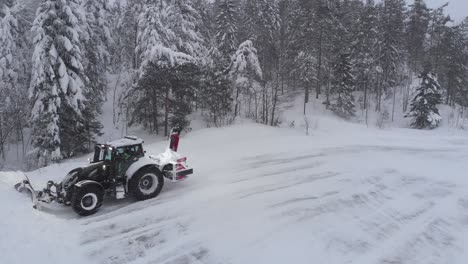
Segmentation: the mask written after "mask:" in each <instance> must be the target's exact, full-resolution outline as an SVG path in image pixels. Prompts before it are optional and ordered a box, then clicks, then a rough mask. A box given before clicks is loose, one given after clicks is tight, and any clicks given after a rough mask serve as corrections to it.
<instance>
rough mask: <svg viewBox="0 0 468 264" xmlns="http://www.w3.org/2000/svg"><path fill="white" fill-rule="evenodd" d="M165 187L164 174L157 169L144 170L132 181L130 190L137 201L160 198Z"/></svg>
mask: <svg viewBox="0 0 468 264" xmlns="http://www.w3.org/2000/svg"><path fill="white" fill-rule="evenodd" d="M163 185H164V178H163V175H162V173H161V172H160V171H159V170H158V169H157V168H155V167H147V168H143V169H141V170H139V171H137V172H136V173H135V175H133V177H132V178H131V179H130V182H129V184H128V190H129V192H130V193H131V194H133V196H134V197H135V198H136V199H137V200H140V201H142V200H147V199H151V198H154V197H156V196H158V194H159V193H160V192H161V189H162V187H163Z"/></svg>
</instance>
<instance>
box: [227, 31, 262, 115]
mask: <svg viewBox="0 0 468 264" xmlns="http://www.w3.org/2000/svg"><path fill="white" fill-rule="evenodd" d="M229 74H230V76H231V79H232V80H233V83H234V86H235V92H234V93H235V95H234V98H235V99H234V100H235V107H234V117H236V116H237V115H238V114H239V113H240V99H241V96H242V95H246V96H249V97H251V96H257V92H258V90H259V88H260V87H261V84H260V82H261V81H262V79H263V71H262V68H261V67H260V62H259V60H258V56H257V49H255V47H254V46H253V43H252V41H250V40H246V41H245V42H243V43H241V44H240V45H239V48H238V49H237V51H236V54H235V55H234V58H233V63H232V65H231V69H230V72H229ZM248 114H250V113H248ZM254 114H255V115H256V114H257V112H256V111H255V113H254Z"/></svg>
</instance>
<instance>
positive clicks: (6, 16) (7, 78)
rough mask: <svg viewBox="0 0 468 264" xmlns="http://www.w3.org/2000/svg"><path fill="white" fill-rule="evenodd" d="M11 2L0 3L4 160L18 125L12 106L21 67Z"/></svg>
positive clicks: (0, 122) (0, 133) (0, 123)
mask: <svg viewBox="0 0 468 264" xmlns="http://www.w3.org/2000/svg"><path fill="white" fill-rule="evenodd" d="M11 2H12V1H10V2H4V3H0V156H1V157H3V158H4V157H5V156H4V155H5V152H4V145H5V143H6V140H7V139H8V137H9V135H10V134H11V133H12V132H13V131H14V127H15V124H16V122H15V120H13V119H11V118H12V110H13V109H12V107H11V105H12V103H13V102H12V95H13V93H14V91H15V88H16V87H15V85H16V82H17V75H18V66H19V65H18V63H17V61H18V60H16V59H15V53H16V52H18V50H17V47H16V41H17V33H18V21H17V20H16V17H15V16H14V15H13V14H12V12H11V7H12V6H13V4H14V3H11Z"/></svg>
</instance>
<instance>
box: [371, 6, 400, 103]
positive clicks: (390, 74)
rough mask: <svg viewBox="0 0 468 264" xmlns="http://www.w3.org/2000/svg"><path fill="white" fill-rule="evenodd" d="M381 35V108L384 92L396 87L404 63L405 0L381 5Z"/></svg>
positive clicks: (379, 92)
mask: <svg viewBox="0 0 468 264" xmlns="http://www.w3.org/2000/svg"><path fill="white" fill-rule="evenodd" d="M379 10H380V12H379V13H380V20H379V22H380V27H381V28H380V37H379V41H378V42H377V52H378V61H377V62H378V67H379V71H380V75H381V76H379V80H380V82H379V83H378V84H377V107H376V110H377V111H380V110H381V100H382V96H383V95H384V93H387V92H388V91H389V89H390V88H394V87H395V86H397V85H398V83H399V81H400V78H399V77H400V76H401V72H400V71H399V70H401V69H402V68H403V67H402V65H403V63H404V55H405V51H404V38H403V37H404V19H405V17H404V14H405V1H404V0H385V1H384V3H383V5H380V8H379Z"/></svg>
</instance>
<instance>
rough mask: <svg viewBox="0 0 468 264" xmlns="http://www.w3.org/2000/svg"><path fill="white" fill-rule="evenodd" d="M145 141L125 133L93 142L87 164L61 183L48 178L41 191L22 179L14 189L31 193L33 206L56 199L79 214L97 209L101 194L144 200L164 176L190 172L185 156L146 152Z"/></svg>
mask: <svg viewBox="0 0 468 264" xmlns="http://www.w3.org/2000/svg"><path fill="white" fill-rule="evenodd" d="M143 143H144V141H143V140H142V139H140V138H137V137H133V136H126V137H124V138H121V139H117V140H114V141H111V142H108V143H106V144H96V145H95V147H94V155H93V157H92V158H90V159H88V161H89V164H88V165H87V166H84V167H81V168H76V169H74V170H72V171H70V172H69V173H68V174H67V175H66V176H65V178H64V179H63V180H62V182H60V183H55V182H53V181H49V182H47V185H46V187H45V188H44V189H43V190H42V191H36V190H35V189H34V188H33V186H32V185H31V182H30V181H29V179H28V178H27V176H25V179H24V180H23V181H22V182H20V183H18V184H16V185H15V188H16V190H18V191H20V192H22V191H23V190H28V191H30V192H31V194H32V200H33V204H34V205H33V207H34V208H36V209H37V208H38V207H39V206H40V204H41V203H51V202H57V203H60V204H63V205H66V206H71V207H72V209H73V210H74V211H75V212H76V213H77V214H78V215H81V216H89V215H92V214H94V213H96V212H97V211H98V210H99V208H100V207H101V205H102V203H103V200H104V197H105V196H111V197H115V198H116V199H124V198H126V197H129V196H132V197H134V198H135V199H137V200H139V201H141V200H147V199H151V198H154V197H156V196H158V194H159V193H160V192H161V189H162V187H163V185H164V179H167V180H170V181H172V182H179V181H182V180H184V179H186V178H187V177H188V176H189V175H191V174H193V169H192V168H190V167H189V166H188V165H187V158H186V157H183V156H181V155H179V154H178V153H177V152H175V151H174V149H173V148H171V147H169V146H168V148H167V149H166V151H165V152H163V153H161V154H159V155H155V156H153V155H146V151H144V150H143Z"/></svg>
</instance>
